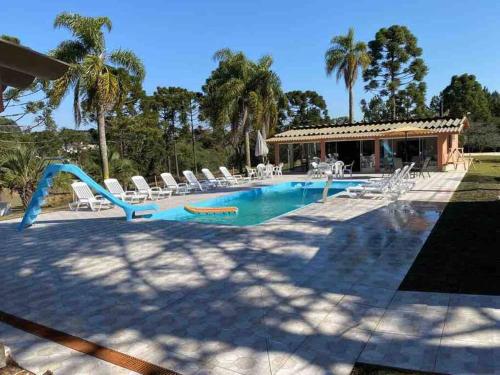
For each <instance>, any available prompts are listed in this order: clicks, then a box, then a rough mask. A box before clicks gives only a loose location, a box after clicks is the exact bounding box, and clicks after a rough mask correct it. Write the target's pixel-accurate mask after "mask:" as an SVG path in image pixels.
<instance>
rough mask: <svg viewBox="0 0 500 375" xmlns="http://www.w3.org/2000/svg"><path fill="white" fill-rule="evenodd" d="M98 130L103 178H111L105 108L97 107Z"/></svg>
mask: <svg viewBox="0 0 500 375" xmlns="http://www.w3.org/2000/svg"><path fill="white" fill-rule="evenodd" d="M97 131H98V133H99V151H100V153H101V170H102V178H103V179H106V178H109V164H108V145H107V143H106V118H105V116H104V109H103V108H102V107H99V108H98V109H97Z"/></svg>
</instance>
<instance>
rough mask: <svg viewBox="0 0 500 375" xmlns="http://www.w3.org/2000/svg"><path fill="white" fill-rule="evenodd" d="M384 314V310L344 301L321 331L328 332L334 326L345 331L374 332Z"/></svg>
mask: <svg viewBox="0 0 500 375" xmlns="http://www.w3.org/2000/svg"><path fill="white" fill-rule="evenodd" d="M383 314H384V309H381V308H378V307H373V306H368V305H362V304H358V303H352V302H344V301H343V300H342V301H341V302H340V303H339V304H338V305H336V306H335V307H334V308H333V309H332V311H331V312H330V313H329V314H328V316H327V317H326V318H325V319H324V320H323V321H322V322H321V325H320V329H321V330H322V331H327V330H328V326H329V325H330V324H332V325H333V326H334V327H335V326H341V327H344V328H345V329H351V328H358V329H363V330H368V331H373V330H375V329H376V327H377V325H378V324H379V322H380V319H382V315H383Z"/></svg>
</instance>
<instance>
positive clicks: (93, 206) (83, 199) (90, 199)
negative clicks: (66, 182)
mask: <svg viewBox="0 0 500 375" xmlns="http://www.w3.org/2000/svg"><path fill="white" fill-rule="evenodd" d="M71 188H72V189H73V191H74V192H75V195H76V201H75V202H73V203H70V204H69V208H70V209H71V210H75V211H78V209H79V208H80V207H81V206H87V207H88V208H90V210H92V211H101V209H102V208H111V207H113V203H111V202H110V201H108V200H106V199H104V198H103V197H102V196H100V195H94V193H93V192H92V190H91V189H90V187H89V185H87V184H86V183H85V182H81V181H78V182H73V183H72V184H71Z"/></svg>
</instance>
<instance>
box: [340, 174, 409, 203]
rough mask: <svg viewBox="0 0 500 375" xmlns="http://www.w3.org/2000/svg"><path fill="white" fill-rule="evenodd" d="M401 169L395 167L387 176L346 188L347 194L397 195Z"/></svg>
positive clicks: (356, 196) (352, 195)
mask: <svg viewBox="0 0 500 375" xmlns="http://www.w3.org/2000/svg"><path fill="white" fill-rule="evenodd" d="M401 173H402V170H401V169H396V170H395V171H394V173H393V174H392V175H391V176H390V177H388V178H383V179H379V180H376V181H371V182H370V181H369V182H367V183H365V184H363V185H361V186H353V187H349V188H347V189H346V192H347V194H348V195H349V196H350V197H351V198H358V197H362V196H364V195H365V194H374V195H380V194H383V195H388V196H393V195H399V190H398V189H399V188H398V182H399V179H400V177H401Z"/></svg>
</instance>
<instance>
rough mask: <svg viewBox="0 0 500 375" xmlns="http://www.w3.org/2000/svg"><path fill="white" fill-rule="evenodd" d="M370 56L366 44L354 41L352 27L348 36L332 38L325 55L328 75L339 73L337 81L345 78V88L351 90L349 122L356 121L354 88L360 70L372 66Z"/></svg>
mask: <svg viewBox="0 0 500 375" xmlns="http://www.w3.org/2000/svg"><path fill="white" fill-rule="evenodd" d="M370 60H371V58H370V55H369V54H368V52H367V47H366V44H365V43H363V42H356V41H355V40H354V29H353V28H352V27H351V28H349V31H348V33H347V35H338V36H335V37H333V38H332V40H331V42H330V48H328V50H327V51H326V53H325V63H326V74H327V75H331V74H332V73H333V72H334V71H336V72H337V74H336V76H337V81H339V80H340V78H342V77H343V78H344V81H345V87H346V88H347V89H348V90H349V122H350V123H352V122H353V119H354V95H353V92H352V88H353V86H354V83H355V82H356V79H357V78H358V70H359V68H361V69H363V70H365V69H366V68H367V67H368V65H370Z"/></svg>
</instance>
